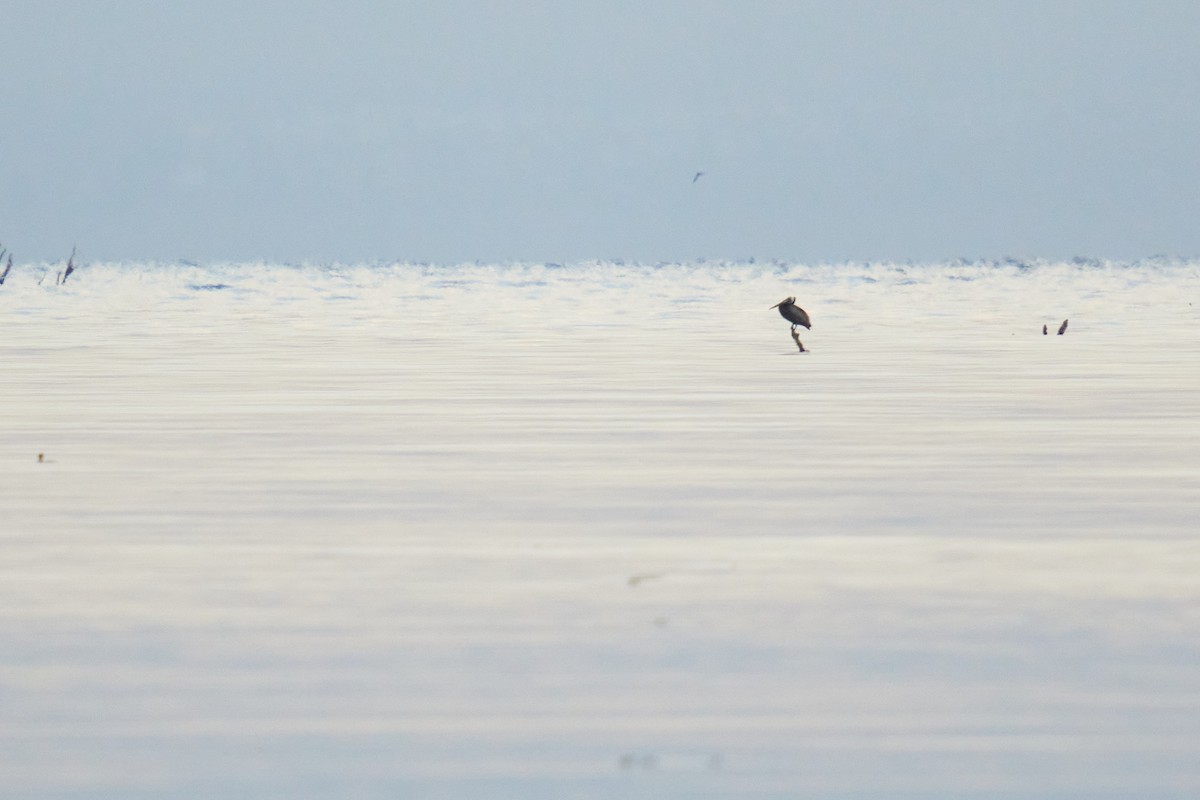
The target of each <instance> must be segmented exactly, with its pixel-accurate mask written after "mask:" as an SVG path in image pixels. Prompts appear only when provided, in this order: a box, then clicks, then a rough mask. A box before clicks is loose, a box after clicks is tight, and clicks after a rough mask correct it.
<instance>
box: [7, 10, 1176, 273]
mask: <svg viewBox="0 0 1200 800" xmlns="http://www.w3.org/2000/svg"><path fill="white" fill-rule="evenodd" d="M1197 42H1200V3H1196V2H1194V0H1181V1H1180V2H1146V1H1145V0H1139V2H1124V3H1115V2H1100V1H1098V0H1088V1H1087V2H1054V1H1053V0H1035V1H1034V2H1009V1H1004V2H1001V1H999V0H997V1H995V2H966V1H965V0H960V1H957V2H891V3H888V2H795V1H792V2H773V1H767V0H763V1H762V2H754V0H737V1H736V2H700V1H696V2H654V0H636V1H631V2H624V1H618V0H605V1H604V2H579V1H578V0H573V1H572V2H550V1H549V0H548V1H547V2H526V1H519V2H518V1H513V2H491V3H485V2H446V1H445V0H437V2H434V1H433V0H428V1H422V2H400V1H399V0H337V2H305V1H304V0H205V1H204V2H197V3H176V2H168V1H167V0H145V1H144V2H135V1H134V0H108V1H106V0H78V1H77V2H65V1H63V0H0V58H2V63H0V242H3V243H4V244H6V245H8V246H10V247H12V248H13V249H14V250H15V251H16V252H17V257H18V260H36V259H57V258H62V257H64V256H65V255H66V253H67V252H69V251H70V248H71V246H72V244H75V243H78V245H79V247H80V252H81V254H83V255H84V256H85V257H86V258H88V259H89V260H99V259H118V260H126V259H129V260H134V259H161V260H176V259H195V260H216V259H236V260H244V259H258V258H266V259H272V260H341V261H356V260H375V259H387V260H391V259H401V260H427V261H435V262H457V261H467V260H477V259H479V260H497V261H504V260H537V261H544V260H549V261H574V260H578V259H586V258H625V259H630V260H640V261H658V260H676V259H692V258H697V257H709V258H748V257H756V258H759V259H768V258H784V259H796V260H801V261H820V260H843V259H918V260H927V259H943V258H953V257H958V256H966V257H999V256H1004V255H1012V256H1021V257H1036V256H1044V257H1052V258H1057V257H1070V256H1074V255H1091V256H1101V257H1112V258H1132V257H1137V256H1145V255H1152V254H1158V253H1171V254H1176V255H1200V214H1198V213H1197V212H1198V211H1200V46H1198V45H1197ZM700 170H702V171H704V172H706V173H707V174H706V175H705V176H704V177H702V178H701V179H700V180H699V181H697V182H696V183H694V184H693V183H692V176H693V174H694V173H695V172H696V171H700Z"/></svg>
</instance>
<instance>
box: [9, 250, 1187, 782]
mask: <svg viewBox="0 0 1200 800" xmlns="http://www.w3.org/2000/svg"><path fill="white" fill-rule="evenodd" d="M39 271H40V270H37V269H34V268H32V267H31V268H29V270H28V274H27V275H25V276H24V278H23V280H19V278H21V276H20V275H14V277H13V278H12V279H10V281H9V283H8V284H6V285H4V286H3V287H0V325H2V328H0V331H2V336H0V358H2V363H3V365H4V380H3V384H2V385H0V418H2V419H3V425H2V427H0V462H2V463H3V480H2V486H0V795H3V796H4V797H11V798H66V797H72V798H76V797H89V798H91V797H104V798H109V797H111V798H142V797H155V798H159V797H161V798H201V797H225V796H239V797H252V798H309V797H311V798H327V797H359V798H376V797H379V798H383V797H389V798H390V797H413V798H422V797H428V798H460V797H461V798H467V797H472V798H476V797H489V798H492V797H504V798H508V797H511V798H563V797H570V798H575V797H580V798H628V797H655V798H661V797H680V798H682V797H687V798H691V797H759V798H776V797H778V798H785V797H787V798H794V797H843V798H851V797H852V798H895V797H921V798H931V797H934V798H951V797H954V798H963V797H968V798H1010V797H1011V798H1018V797H1031V798H1067V797H1072V798H1075V797H1089V798H1094V797H1130V796H1141V797H1156V798H1184V797H1188V798H1191V797H1195V796H1196V795H1197V793H1198V792H1200V666H1198V665H1200V602H1198V601H1200V580H1198V579H1197V575H1198V574H1200V546H1198V541H1200V540H1198V538H1197V535H1196V523H1195V515H1196V509H1197V508H1198V507H1200V391H1198V390H1200V378H1198V377H1197V376H1198V375H1200V372H1198V371H1197V369H1196V355H1197V353H1198V352H1200V332H1198V322H1200V314H1198V313H1197V310H1196V308H1195V307H1193V306H1192V305H1191V303H1192V302H1193V301H1195V300H1200V291H1197V290H1198V289H1200V267H1198V266H1197V265H1195V264H1167V265H1151V266H1145V265H1143V266H1140V267H1139V266H1129V265H1115V266H1114V265H1100V266H1095V265H1092V266H1082V267H1080V266H1075V265H1039V266H1036V267H1035V268H1033V269H1023V268H1017V267H1003V266H1000V267H984V266H962V265H933V266H928V267H887V266H878V265H877V266H857V265H848V266H842V267H824V268H817V267H814V268H805V267H798V266H796V267H785V266H767V267H763V266H754V265H690V266H688V265H685V266H675V267H665V268H659V269H649V268H637V267H624V266H620V265H589V266H576V267H569V268H565V269H553V268H549V267H542V266H507V267H489V266H469V267H458V268H451V269H444V270H437V269H427V268H420V267H394V268H366V267H361V268H359V267H345V268H316V267H311V268H309V267H303V268H286V267H268V266H262V265H230V266H224V267H200V268H189V267H177V266H155V265H94V266H92V267H90V268H85V269H83V270H80V272H79V273H77V275H76V276H75V277H74V278H73V279H72V280H73V281H74V283H72V284H68V285H66V286H63V287H51V286H45V285H44V286H38V285H37V284H36V283H35V280H36V275H37V273H38V272H39ZM787 295H797V296H799V298H800V299H799V302H800V304H801V305H803V306H804V307H806V308H807V309H808V310H809V312H810V313H811V315H812V317H813V323H814V328H813V330H812V331H811V332H804V336H803V339H804V341H805V344H806V345H807V346H808V347H809V348H811V351H812V352H810V353H808V354H805V355H801V354H799V353H797V352H796V350H795V346H794V345H793V344H792V342H791V340H790V338H789V336H788V333H787V325H786V323H785V322H784V321H783V320H782V319H780V318H779V317H778V316H777V315H776V312H774V311H770V310H768V308H767V307H768V306H770V305H771V304H772V303H775V302H777V301H778V300H780V299H782V298H783V297H785V296H787ZM1064 317H1070V318H1071V324H1070V327H1069V329H1068V332H1067V334H1066V335H1064V336H1062V337H1056V336H1054V335H1053V330H1054V328H1055V327H1056V326H1057V324H1058V322H1059V321H1061V319H1062V318H1064ZM1043 323H1049V324H1050V325H1051V335H1050V336H1048V337H1043V336H1042V335H1041V326H1042V324H1043ZM39 452H40V453H44V457H45V461H44V462H43V463H38V462H37V454H38V453H39Z"/></svg>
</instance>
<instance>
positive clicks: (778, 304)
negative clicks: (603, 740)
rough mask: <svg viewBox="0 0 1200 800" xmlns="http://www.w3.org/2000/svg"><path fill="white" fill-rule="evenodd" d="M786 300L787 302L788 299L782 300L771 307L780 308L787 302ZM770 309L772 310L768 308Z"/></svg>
mask: <svg viewBox="0 0 1200 800" xmlns="http://www.w3.org/2000/svg"><path fill="white" fill-rule="evenodd" d="M786 302H787V300H780V301H779V302H778V303H776V304H775V305H773V306H771V308H779V307H780V306H781V305H783V304H784V303H786ZM768 310H770V309H768Z"/></svg>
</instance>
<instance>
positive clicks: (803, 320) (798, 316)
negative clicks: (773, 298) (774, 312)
mask: <svg viewBox="0 0 1200 800" xmlns="http://www.w3.org/2000/svg"><path fill="white" fill-rule="evenodd" d="M771 308H778V309H779V316H781V317H783V318H784V319H786V320H787V321H788V322H790V323H792V330H793V331H794V330H796V326H797V325H803V326H804V327H806V328H808V329H809V330H812V323H811V322H809V321H808V312H806V311H805V310H804V309H803V308H801V307H800V306H798V305H796V298H794V297H789V298H788V299H786V300H780V301H779V302H778V303H776V304H775V305H773V306H771Z"/></svg>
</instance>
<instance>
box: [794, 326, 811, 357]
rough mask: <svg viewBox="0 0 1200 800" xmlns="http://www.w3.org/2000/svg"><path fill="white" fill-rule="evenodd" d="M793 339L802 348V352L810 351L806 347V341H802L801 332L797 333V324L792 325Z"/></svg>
mask: <svg viewBox="0 0 1200 800" xmlns="http://www.w3.org/2000/svg"><path fill="white" fill-rule="evenodd" d="M792 341H793V342H795V343H796V347H799V348H800V352H801V353H807V352H808V351H807V350H805V349H804V342H802V341H800V334H798V333H796V326H795V325H793V326H792Z"/></svg>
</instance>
